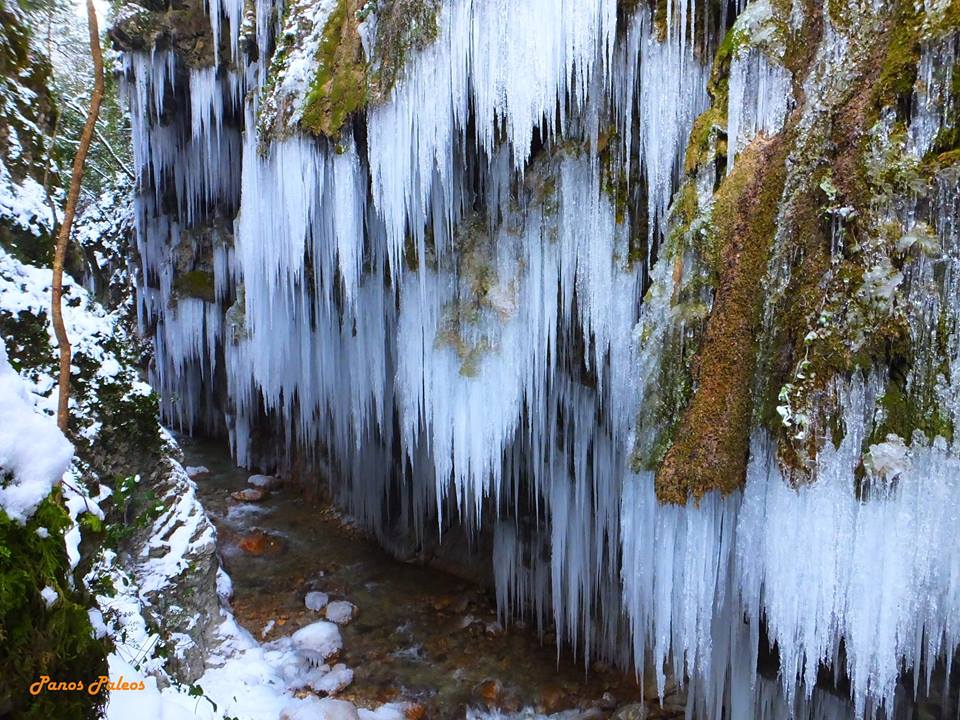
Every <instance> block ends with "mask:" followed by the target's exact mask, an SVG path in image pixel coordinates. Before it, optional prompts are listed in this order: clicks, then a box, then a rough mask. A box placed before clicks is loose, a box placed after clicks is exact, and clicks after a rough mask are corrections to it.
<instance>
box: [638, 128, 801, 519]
mask: <svg viewBox="0 0 960 720" xmlns="http://www.w3.org/2000/svg"><path fill="white" fill-rule="evenodd" d="M785 157H786V144H785V143H783V142H777V141H774V142H771V143H768V144H766V145H761V144H759V143H754V144H752V145H750V146H749V147H748V149H747V150H746V151H745V152H744V154H743V159H742V160H740V161H738V163H737V166H736V168H735V169H734V171H733V172H732V173H731V174H730V175H729V176H728V177H727V178H726V179H725V180H724V182H723V183H722V185H721V186H720V190H719V191H718V192H717V194H716V197H715V204H714V209H713V216H714V223H715V224H714V232H715V233H716V237H715V238H714V240H713V244H714V245H715V248H716V249H717V253H718V257H719V258H720V262H719V263H718V265H717V270H718V271H719V273H718V276H719V277H718V288H717V294H716V300H715V302H714V306H713V310H712V312H711V313H710V316H709V318H708V320H707V324H706V329H705V332H704V337H703V342H702V345H701V347H700V350H699V352H698V355H697V357H696V358H695V360H694V361H693V383H694V388H695V390H694V391H693V394H692V396H691V398H690V402H689V405H688V406H687V408H686V410H685V411H684V413H683V417H682V418H681V420H680V423H679V425H678V427H677V431H676V434H675V438H674V441H673V444H672V445H671V447H670V449H669V450H668V451H667V453H666V455H665V457H664V460H663V463H662V465H661V466H660V470H659V472H658V473H657V476H656V492H657V497H658V498H659V499H660V501H661V502H671V503H678V504H683V503H686V501H687V500H688V498H689V497H691V496H692V497H694V498H696V499H699V498H701V497H703V495H704V494H706V493H707V492H708V491H710V490H720V491H722V492H729V491H731V490H733V489H735V488H737V487H739V485H740V484H741V482H742V481H743V478H744V476H745V473H746V460H747V447H748V438H749V433H750V426H751V416H752V409H753V404H752V384H753V375H754V367H755V360H756V355H757V340H756V338H757V332H758V327H759V322H760V310H761V307H762V299H763V290H762V283H763V278H764V276H765V274H766V267H767V261H768V257H769V250H770V246H771V244H772V241H773V236H774V232H775V226H776V217H777V208H778V204H779V200H780V196H781V193H782V191H783V186H784V182H785V176H786V170H785V164H784V163H785Z"/></svg>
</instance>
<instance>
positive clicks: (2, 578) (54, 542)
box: [0, 493, 108, 720]
mask: <svg viewBox="0 0 960 720" xmlns="http://www.w3.org/2000/svg"><path fill="white" fill-rule="evenodd" d="M69 525H70V519H69V517H68V516H67V513H66V512H65V511H64V509H63V507H62V506H61V501H60V499H59V495H58V493H54V494H53V495H51V496H50V497H48V498H47V499H46V500H44V501H43V502H42V503H41V504H40V505H39V507H38V508H37V510H36V512H35V513H34V515H33V516H32V517H31V518H30V519H29V521H28V522H27V523H26V525H25V526H24V525H20V524H18V523H16V522H14V521H12V520H11V519H10V518H8V517H7V515H6V513H4V512H3V511H2V510H0V664H2V666H3V668H4V670H3V673H2V676H0V714H3V715H5V716H8V717H21V718H36V719H37V720H41V719H42V720H47V718H64V719H65V720H68V719H72V718H97V717H100V716H101V714H102V712H103V708H104V706H105V704H106V699H107V698H106V691H103V692H102V693H100V694H96V695H91V694H90V693H89V692H87V690H86V688H88V687H89V686H90V684H91V683H93V682H94V681H96V680H97V678H98V677H99V676H100V675H106V674H107V662H106V655H107V651H108V643H107V642H106V641H105V640H99V639H97V638H96V637H95V633H94V628H93V627H92V625H91V623H90V618H89V616H88V614H87V608H88V607H89V606H90V605H91V602H92V601H91V599H90V598H89V597H87V596H85V594H84V593H83V592H82V591H80V590H78V589H76V588H80V587H82V584H80V583H78V582H74V581H73V580H72V579H71V578H70V575H71V572H70V565H69V562H68V560H67V555H66V549H65V546H64V538H63V534H64V532H65V530H66V529H67V528H68V527H69ZM45 588H49V589H50V590H52V591H53V592H54V593H56V599H55V600H54V601H53V602H52V603H51V604H49V605H48V603H47V601H46V600H45V599H44V597H43V596H41V591H42V590H44V589H45ZM50 590H48V591H47V592H48V594H49V592H50ZM43 676H48V677H49V678H50V679H51V680H53V681H58V682H80V683H83V687H82V688H81V689H80V690H78V691H75V692H51V691H40V692H38V694H36V695H32V694H30V686H31V685H33V684H34V683H36V682H37V681H39V680H41V678H42V677H43Z"/></svg>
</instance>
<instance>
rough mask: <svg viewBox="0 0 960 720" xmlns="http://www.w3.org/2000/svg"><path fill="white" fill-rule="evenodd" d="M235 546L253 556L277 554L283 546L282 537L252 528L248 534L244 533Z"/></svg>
mask: <svg viewBox="0 0 960 720" xmlns="http://www.w3.org/2000/svg"><path fill="white" fill-rule="evenodd" d="M237 546H238V547H239V548H240V549H241V550H243V552H245V553H246V554H247V555H253V556H254V557H260V556H263V555H279V554H280V553H282V552H283V550H284V548H285V544H284V542H283V539H282V538H279V537H277V536H276V535H271V534H270V533H266V532H264V531H263V530H254V531H253V532H252V533H250V534H249V535H245V536H244V537H243V538H241V540H240V542H239V543H238V544H237Z"/></svg>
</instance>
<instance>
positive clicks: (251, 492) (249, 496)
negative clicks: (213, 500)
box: [230, 488, 270, 503]
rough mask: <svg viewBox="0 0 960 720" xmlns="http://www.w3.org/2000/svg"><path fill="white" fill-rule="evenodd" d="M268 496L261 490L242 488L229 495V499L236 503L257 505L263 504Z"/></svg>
mask: <svg viewBox="0 0 960 720" xmlns="http://www.w3.org/2000/svg"><path fill="white" fill-rule="evenodd" d="M269 495H270V493H269V492H267V491H266V490H264V489H263V488H244V489H243V490H237V491H236V492H232V493H230V497H232V498H233V499H234V500H236V501H238V502H248V503H258V502H263V501H264V500H266V499H267V497H268V496H269Z"/></svg>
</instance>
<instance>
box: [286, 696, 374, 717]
mask: <svg viewBox="0 0 960 720" xmlns="http://www.w3.org/2000/svg"><path fill="white" fill-rule="evenodd" d="M280 720H360V715H359V714H358V713H357V709H356V708H355V707H354V706H353V705H352V704H351V703H348V702H346V701H345V700H334V699H332V698H316V697H311V698H308V699H306V700H302V701H300V702H297V703H293V704H291V705H288V706H287V707H285V708H284V709H283V711H282V712H281V713H280Z"/></svg>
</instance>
